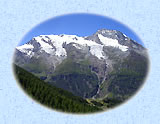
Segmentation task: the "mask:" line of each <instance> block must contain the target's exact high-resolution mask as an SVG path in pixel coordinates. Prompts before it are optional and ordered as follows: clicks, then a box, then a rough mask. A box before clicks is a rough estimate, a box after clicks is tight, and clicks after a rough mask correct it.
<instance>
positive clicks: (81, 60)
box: [14, 29, 148, 103]
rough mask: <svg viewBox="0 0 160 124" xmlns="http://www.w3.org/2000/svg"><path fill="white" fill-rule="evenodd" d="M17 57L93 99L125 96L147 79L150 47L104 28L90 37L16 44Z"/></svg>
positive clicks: (45, 77)
mask: <svg viewBox="0 0 160 124" xmlns="http://www.w3.org/2000/svg"><path fill="white" fill-rule="evenodd" d="M14 63H15V64H16V65H18V66H20V67H21V68H23V69H25V70H27V71H28V72H31V73H32V74H34V75H35V76H37V77H39V78H40V79H41V80H44V81H45V82H47V83H48V84H51V85H52V86H56V87H58V88H62V89H64V90H67V91H69V92H71V93H73V94H74V95H76V96H80V97H82V98H84V99H91V101H92V102H93V101H94V102H97V101H96V100H102V101H103V102H105V103H108V101H111V99H116V100H119V101H121V102H122V101H125V100H127V99H128V98H130V97H131V96H132V95H133V94H135V92H136V91H137V90H138V89H139V88H140V87H141V85H142V84H143V81H144V79H145V77H146V75H147V71H148V53H147V50H146V48H144V47H143V46H142V45H140V44H138V43H137V42H135V41H134V40H132V39H130V38H129V37H127V36H126V35H125V34H123V33H121V32H120V31H116V30H106V29H101V30H98V31H97V32H96V33H94V34H93V35H91V36H85V37H79V36H76V35H65V34H61V35H40V36H37V37H34V38H32V39H31V40H30V41H29V42H28V43H26V44H24V45H21V46H18V47H16V50H15V56H14ZM91 101H90V102H91Z"/></svg>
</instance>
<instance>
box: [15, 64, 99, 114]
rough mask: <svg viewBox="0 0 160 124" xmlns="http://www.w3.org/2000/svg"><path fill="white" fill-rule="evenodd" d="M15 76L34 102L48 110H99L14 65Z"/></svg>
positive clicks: (76, 111)
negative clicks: (46, 107) (48, 108)
mask: <svg viewBox="0 0 160 124" xmlns="http://www.w3.org/2000/svg"><path fill="white" fill-rule="evenodd" d="M14 69H15V74H16V77H17V79H18V80H19V83H20V85H21V86H22V88H23V89H24V90H25V91H26V92H27V93H28V94H29V95H30V96H31V97H32V98H34V99H35V100H36V101H38V102H40V103H41V104H44V105H46V106H48V107H50V108H54V109H57V110H60V111H65V112H73V113H90V112H96V111H100V110H101V109H99V108H97V107H95V106H92V105H90V104H88V102H87V101H86V100H84V99H82V98H81V97H77V96H74V95H73V94H71V93H70V92H68V91H65V90H62V89H60V88H56V87H54V86H52V85H49V84H48V83H46V82H44V81H42V80H40V79H39V78H37V77H35V76H34V75H33V74H31V73H29V72H27V71H26V70H24V69H22V68H20V67H18V66H17V65H14Z"/></svg>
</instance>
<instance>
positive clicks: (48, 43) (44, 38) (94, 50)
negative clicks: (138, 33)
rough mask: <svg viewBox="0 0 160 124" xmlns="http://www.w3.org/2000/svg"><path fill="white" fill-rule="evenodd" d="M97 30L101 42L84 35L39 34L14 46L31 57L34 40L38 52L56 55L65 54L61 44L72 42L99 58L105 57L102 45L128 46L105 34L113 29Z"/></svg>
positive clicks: (74, 45) (124, 48)
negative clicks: (87, 48) (20, 44)
mask: <svg viewBox="0 0 160 124" xmlns="http://www.w3.org/2000/svg"><path fill="white" fill-rule="evenodd" d="M97 32H101V33H97V36H98V38H99V40H100V42H101V44H100V43H97V42H95V41H93V40H91V39H86V37H79V36H76V35H66V34H62V35H40V36H37V37H34V38H33V39H32V40H31V41H32V42H28V43H27V44H24V45H22V46H18V47H16V49H17V50H19V51H21V52H23V53H25V54H26V55H27V56H30V57H32V56H33V55H34V52H33V51H34V47H35V46H34V45H33V42H36V43H38V44H39V46H38V47H39V51H40V52H43V51H44V52H46V53H47V54H50V55H55V56H58V57H62V56H67V52H66V50H65V48H64V47H63V44H72V46H73V47H75V48H77V49H79V50H80V49H82V48H83V47H89V48H90V49H89V52H90V53H91V54H92V55H94V56H96V57H97V58H99V59H105V55H104V51H103V47H104V46H110V47H115V48H118V49H119V50H121V51H123V52H125V51H127V50H128V46H125V45H121V44H120V43H119V42H118V40H117V39H113V38H111V37H107V36H105V33H109V35H111V33H112V32H113V31H109V30H99V31H97Z"/></svg>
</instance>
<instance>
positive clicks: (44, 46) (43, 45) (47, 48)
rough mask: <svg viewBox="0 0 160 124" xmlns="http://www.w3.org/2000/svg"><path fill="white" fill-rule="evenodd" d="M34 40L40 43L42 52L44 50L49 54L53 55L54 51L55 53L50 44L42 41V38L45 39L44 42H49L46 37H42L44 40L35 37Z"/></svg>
mask: <svg viewBox="0 0 160 124" xmlns="http://www.w3.org/2000/svg"><path fill="white" fill-rule="evenodd" d="M41 36H42V35H41ZM34 38H35V40H36V41H37V42H38V43H40V45H41V50H44V51H45V52H47V53H52V52H53V51H55V50H54V49H53V47H52V46H51V45H49V44H48V43H46V42H44V41H43V40H42V38H43V39H44V40H46V41H48V40H49V39H48V38H45V37H42V38H41V37H34Z"/></svg>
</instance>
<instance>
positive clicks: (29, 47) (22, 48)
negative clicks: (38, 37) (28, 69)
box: [16, 44, 34, 57]
mask: <svg viewBox="0 0 160 124" xmlns="http://www.w3.org/2000/svg"><path fill="white" fill-rule="evenodd" d="M33 48H34V46H33V45H31V44H24V45H22V46H18V47H16V49H17V50H19V51H20V52H22V53H25V54H26V55H27V56H29V57H32V56H33V55H34V53H33V52H32V50H33Z"/></svg>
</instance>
